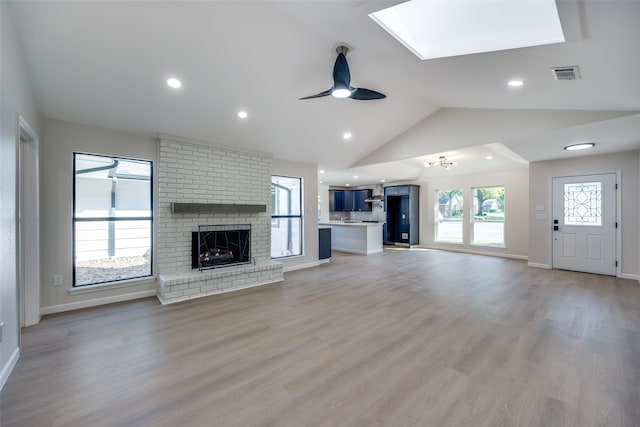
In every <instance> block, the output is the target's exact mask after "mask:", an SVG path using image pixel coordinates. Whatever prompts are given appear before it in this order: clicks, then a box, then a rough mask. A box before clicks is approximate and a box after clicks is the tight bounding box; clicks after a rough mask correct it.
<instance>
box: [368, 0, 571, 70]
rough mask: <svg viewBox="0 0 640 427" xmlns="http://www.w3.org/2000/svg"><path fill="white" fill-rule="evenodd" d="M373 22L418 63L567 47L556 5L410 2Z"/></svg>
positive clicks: (536, 1) (513, 0)
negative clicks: (526, 48) (548, 46)
mask: <svg viewBox="0 0 640 427" xmlns="http://www.w3.org/2000/svg"><path fill="white" fill-rule="evenodd" d="M369 16H370V17H371V18H372V19H373V20H374V21H375V22H376V23H377V24H378V25H380V26H381V27H382V28H384V29H385V30H386V31H387V32H388V33H389V34H391V35H392V36H393V37H395V38H396V39H397V40H398V41H399V42H400V43H402V44H403V45H404V46H405V47H406V48H407V49H409V50H410V51H412V52H413V53H414V54H415V55H416V56H418V57H419V58H420V59H435V58H446V57H450V56H458V55H468V54H472V53H482V52H492V51H497V50H505V49H515V48H520V47H529V46H539V45H545V44H552V43H562V42H564V34H563V33H562V26H561V24H560V17H559V15H558V9H557V7H556V2H555V0H455V1H442V0H411V1H407V2H405V3H400V4H398V5H396V6H393V7H390V8H387V9H382V10H380V11H378V12H374V13H372V14H371V15H369Z"/></svg>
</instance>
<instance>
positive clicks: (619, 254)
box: [547, 169, 623, 277]
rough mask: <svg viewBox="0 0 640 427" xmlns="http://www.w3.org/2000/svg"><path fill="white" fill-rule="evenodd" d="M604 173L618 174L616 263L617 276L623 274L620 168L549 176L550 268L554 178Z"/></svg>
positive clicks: (548, 235) (548, 227)
mask: <svg viewBox="0 0 640 427" xmlns="http://www.w3.org/2000/svg"><path fill="white" fill-rule="evenodd" d="M604 174H615V175H616V186H617V187H616V193H615V196H616V222H617V223H618V227H616V229H615V230H616V232H615V237H616V261H617V263H618V265H616V277H623V276H622V184H623V183H622V171H621V170H620V169H618V170H617V171H608V172H602V171H600V172H589V173H587V172H581V173H576V174H573V175H557V176H556V175H554V176H551V177H549V181H548V195H549V198H548V202H547V203H548V205H547V206H549V209H548V216H547V232H548V234H547V248H548V253H547V257H548V258H547V259H548V260H549V268H550V269H553V180H554V178H579V177H581V176H589V175H604ZM609 277H611V276H609Z"/></svg>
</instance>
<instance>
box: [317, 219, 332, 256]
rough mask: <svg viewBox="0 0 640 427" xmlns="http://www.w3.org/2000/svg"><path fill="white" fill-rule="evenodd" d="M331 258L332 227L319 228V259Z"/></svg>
mask: <svg viewBox="0 0 640 427" xmlns="http://www.w3.org/2000/svg"><path fill="white" fill-rule="evenodd" d="M329 258H331V228H330V227H321V228H318V259H329Z"/></svg>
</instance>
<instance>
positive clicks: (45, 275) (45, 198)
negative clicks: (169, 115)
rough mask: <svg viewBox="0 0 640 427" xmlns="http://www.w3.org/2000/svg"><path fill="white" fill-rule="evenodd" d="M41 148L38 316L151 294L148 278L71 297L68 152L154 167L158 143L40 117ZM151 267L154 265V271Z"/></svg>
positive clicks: (70, 164) (70, 167)
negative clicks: (56, 282)
mask: <svg viewBox="0 0 640 427" xmlns="http://www.w3.org/2000/svg"><path fill="white" fill-rule="evenodd" d="M40 147H41V148H40V212H41V213H40V218H41V222H40V243H41V249H40V260H41V261H40V262H41V269H40V272H41V275H40V286H41V305H42V310H43V313H45V314H46V313H52V312H57V311H65V310H71V309H74V308H80V307H85V306H91V305H97V304H101V303H108V302H114V301H117V300H120V299H126V298H129V297H136V296H143V295H146V294H148V293H150V292H151V291H153V292H155V289H156V284H155V282H154V281H153V280H151V281H147V282H146V283H142V284H137V285H131V286H127V287H118V288H115V289H114V288H111V289H102V290H100V291H95V292H89V293H74V294H73V295H72V294H71V293H70V292H69V289H70V288H71V287H72V283H71V274H72V242H71V238H72V233H71V218H72V207H73V200H72V198H73V153H74V152H85V153H91V154H105V155H112V156H120V157H131V158H136V159H143V160H151V161H153V162H154V167H157V165H156V164H155V162H156V159H157V150H158V148H157V147H158V140H157V139H156V138H151V137H143V136H137V135H130V134H127V133H124V132H118V131H112V130H106V129H100V128H95V127H91V126H84V125H79V124H75V123H69V122H64V121H61V120H55V119H48V118H45V119H43V120H42V132H41V134H40ZM156 267H157V266H156V265H155V264H154V269H155V268H156ZM56 274H61V275H62V277H63V279H64V283H63V285H62V286H53V275H56Z"/></svg>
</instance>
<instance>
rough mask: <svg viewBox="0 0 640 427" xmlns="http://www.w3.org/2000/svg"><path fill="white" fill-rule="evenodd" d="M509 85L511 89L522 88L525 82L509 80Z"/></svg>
mask: <svg viewBox="0 0 640 427" xmlns="http://www.w3.org/2000/svg"><path fill="white" fill-rule="evenodd" d="M507 84H508V85H509V86H511V87H520V86H522V85H524V81H522V80H509V82H508V83H507Z"/></svg>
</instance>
